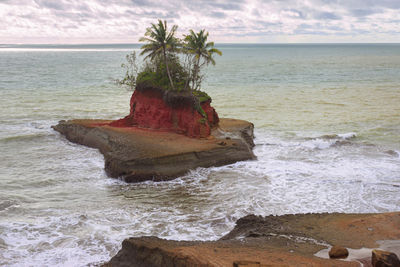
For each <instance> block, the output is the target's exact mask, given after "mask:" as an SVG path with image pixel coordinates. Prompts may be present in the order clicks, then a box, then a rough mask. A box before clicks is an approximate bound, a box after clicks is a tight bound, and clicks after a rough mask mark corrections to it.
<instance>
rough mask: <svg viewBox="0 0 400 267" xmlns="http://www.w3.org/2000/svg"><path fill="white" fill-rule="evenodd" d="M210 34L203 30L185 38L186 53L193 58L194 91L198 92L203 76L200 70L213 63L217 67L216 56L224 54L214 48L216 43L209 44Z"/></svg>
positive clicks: (192, 78) (191, 32)
mask: <svg viewBox="0 0 400 267" xmlns="http://www.w3.org/2000/svg"><path fill="white" fill-rule="evenodd" d="M207 38H208V32H205V30H204V29H203V30H201V31H200V32H198V33H195V32H194V31H193V30H190V34H189V35H186V36H185V43H184V51H185V52H186V53H187V54H191V55H192V56H193V70H192V72H191V81H192V89H194V90H198V89H199V88H200V85H201V81H202V79H203V76H202V75H201V74H200V69H201V67H203V66H204V65H208V64H209V63H212V64H213V65H215V60H214V58H213V55H214V54H218V55H220V56H221V55H222V52H221V51H220V50H218V49H216V48H214V42H207Z"/></svg>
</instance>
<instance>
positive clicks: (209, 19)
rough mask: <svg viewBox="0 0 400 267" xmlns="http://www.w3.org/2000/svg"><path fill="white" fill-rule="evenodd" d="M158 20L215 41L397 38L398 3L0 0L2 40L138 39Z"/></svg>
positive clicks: (399, 29) (399, 31) (399, 33)
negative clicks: (207, 34) (204, 32)
mask: <svg viewBox="0 0 400 267" xmlns="http://www.w3.org/2000/svg"><path fill="white" fill-rule="evenodd" d="M157 19H163V20H164V19H165V20H167V22H168V23H169V24H170V25H172V24H177V25H179V32H178V33H179V34H183V33H186V32H187V31H188V30H189V29H194V30H199V29H202V28H205V29H206V30H207V31H209V32H210V37H211V38H210V39H212V40H214V41H216V42H219V43H221V42H225V43H231V42H235V43H277V42H278V43H294V42H400V0H247V1H245V0H243V1H241V0H230V1H228V0H198V1H194V0H193V1H182V0H181V1H179V0H177V1H173V0H163V1H153V0H120V1H117V0H110V1H107V0H87V1H84V0H0V43H3V44H4V43H55V44H57V43H137V42H138V39H139V37H140V36H142V35H143V34H144V32H145V29H146V27H148V26H149V25H150V23H152V22H156V21H157Z"/></svg>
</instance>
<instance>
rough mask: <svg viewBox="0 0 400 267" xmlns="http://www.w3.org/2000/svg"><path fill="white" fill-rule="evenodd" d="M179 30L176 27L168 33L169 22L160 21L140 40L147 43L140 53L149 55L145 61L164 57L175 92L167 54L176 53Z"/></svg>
mask: <svg viewBox="0 0 400 267" xmlns="http://www.w3.org/2000/svg"><path fill="white" fill-rule="evenodd" d="M177 29H178V26H177V25H174V26H172V28H171V30H170V31H169V32H168V28H167V22H166V21H165V20H164V23H163V22H162V21H161V20H158V24H154V23H152V24H151V27H149V28H147V29H146V33H145V37H142V38H140V39H139V42H147V44H144V45H143V46H142V47H141V49H142V52H141V53H140V55H144V54H147V53H148V55H147V56H146V57H145V59H146V58H150V60H154V58H156V57H157V56H162V58H163V60H164V64H165V67H166V70H167V75H168V79H169V82H170V84H171V88H172V90H175V86H174V82H173V80H172V77H171V73H170V71H169V66H168V57H167V53H169V52H174V51H176V49H177V47H178V45H179V40H178V39H177V38H175V37H174V35H175V32H176V30H177Z"/></svg>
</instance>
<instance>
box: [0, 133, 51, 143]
mask: <svg viewBox="0 0 400 267" xmlns="http://www.w3.org/2000/svg"><path fill="white" fill-rule="evenodd" d="M47 136H49V134H48V133H34V134H23V135H13V136H7V137H3V138H1V139H0V142H4V143H7V142H15V141H17V142H18V141H33V140H36V139H42V138H43V137H47Z"/></svg>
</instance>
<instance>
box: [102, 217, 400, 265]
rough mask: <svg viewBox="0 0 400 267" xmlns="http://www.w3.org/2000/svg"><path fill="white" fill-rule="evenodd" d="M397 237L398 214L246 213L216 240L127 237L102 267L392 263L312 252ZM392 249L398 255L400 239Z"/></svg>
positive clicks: (372, 244)
mask: <svg viewBox="0 0 400 267" xmlns="http://www.w3.org/2000/svg"><path fill="white" fill-rule="evenodd" d="M371 228H373V229H374V230H373V231H371V230H370V229H371ZM399 239H400V212H394V213H384V214H339V213H333V214H328V213H324V214H298V215H283V216H267V217H261V216H254V215H249V216H246V217H244V218H242V219H239V220H238V221H237V223H236V226H235V228H234V229H233V230H232V231H231V232H230V233H229V234H227V235H225V236H224V237H222V238H221V239H220V240H218V241H207V242H199V241H193V242H188V241H171V240H164V239H159V238H156V237H137V238H128V239H126V240H124V241H123V243H122V248H121V250H120V251H119V252H118V254H117V255H115V256H114V257H113V258H112V259H111V260H110V261H109V262H108V263H107V264H105V265H104V266H108V267H111V266H112V267H122V266H260V267H261V266H360V262H362V263H363V264H364V266H372V265H371V264H372V263H373V262H374V263H376V262H378V261H382V262H384V261H385V262H386V261H387V259H389V258H390V262H394V263H396V262H397V261H396V258H395V257H394V256H393V255H389V254H387V253H386V254H385V255H384V256H380V255H383V253H380V255H378V253H376V252H375V259H374V261H373V262H372V261H371V256H369V258H368V259H363V260H361V259H360V258H357V256H356V257H354V256H353V257H352V258H350V259H347V261H343V260H337V259H329V257H328V255H326V257H324V258H320V257H316V256H315V254H316V252H318V251H320V250H321V249H323V248H326V246H329V244H341V245H343V246H345V247H349V248H362V247H370V248H374V247H378V246H379V245H378V243H377V241H379V240H380V241H382V240H399ZM380 241H379V242H380ZM391 248H392V249H393V250H396V253H399V252H400V243H399V245H398V246H397V247H395V246H393V245H391ZM326 254H328V253H327V252H326ZM387 255H389V256H387ZM350 256H351V255H350ZM382 259H384V260H382ZM375 266H386V265H375ZM388 266H396V265H388Z"/></svg>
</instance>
